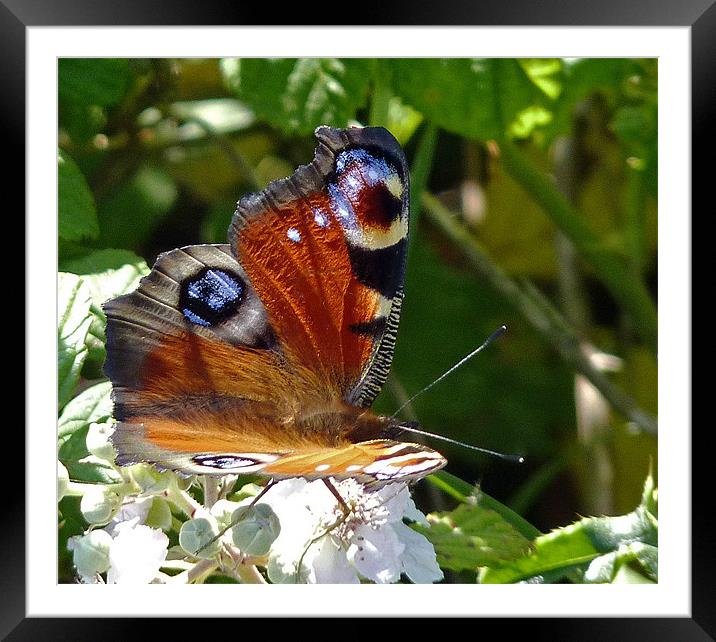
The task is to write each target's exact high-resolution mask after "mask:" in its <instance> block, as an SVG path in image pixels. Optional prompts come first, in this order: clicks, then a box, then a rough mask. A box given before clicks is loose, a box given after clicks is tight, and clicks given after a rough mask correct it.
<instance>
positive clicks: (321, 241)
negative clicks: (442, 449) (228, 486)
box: [105, 128, 445, 480]
mask: <svg viewBox="0 0 716 642" xmlns="http://www.w3.org/2000/svg"><path fill="white" fill-rule="evenodd" d="M316 135H317V137H318V140H319V146H318V148H317V150H316V157H315V159H314V160H313V162H312V163H311V164H309V165H307V166H303V167H300V168H299V169H298V170H296V172H295V173H294V174H293V176H291V177H290V178H288V179H285V180H281V181H276V182H274V183H272V184H271V185H269V186H268V187H267V188H266V190H264V191H263V192H261V193H259V194H253V195H249V196H247V197H244V198H243V199H242V200H241V201H240V202H239V205H238V208H237V211H236V213H235V215H234V219H233V221H232V224H231V227H230V230H229V241H230V246H226V245H204V246H190V247H185V248H182V249H178V250H173V251H171V252H168V253H166V254H163V255H162V256H160V257H159V259H158V260H157V262H156V264H155V265H154V267H153V269H152V271H151V273H150V274H149V275H148V276H147V277H145V278H144V279H143V280H142V282H141V283H140V286H139V288H138V289H137V290H136V291H135V292H133V293H131V294H129V295H126V296H122V297H119V298H117V299H114V300H112V301H109V302H108V303H106V304H105V311H106V313H107V361H106V364H105V372H106V374H107V375H108V377H109V378H110V379H111V381H112V383H113V385H114V393H113V394H114V401H115V416H116V418H117V419H118V420H119V421H120V423H119V424H118V426H117V430H116V432H115V434H114V436H113V443H114V445H115V447H116V449H117V451H118V462H119V463H121V464H128V463H134V462H141V461H146V462H152V463H155V464H157V465H158V466H160V467H164V468H170V469H174V470H180V471H184V472H187V473H203V474H227V473H235V472H262V473H264V474H267V475H272V476H274V477H277V478H281V477H295V476H302V477H307V478H314V477H328V476H332V477H345V476H352V477H357V478H364V479H372V480H376V479H383V480H387V479H393V478H399V477H416V476H423V475H425V474H427V472H430V471H431V470H434V469H436V468H439V467H440V466H442V465H444V463H445V460H444V459H443V458H442V457H441V456H440V455H439V454H438V453H435V452H434V451H432V450H430V449H428V448H425V447H423V446H418V445H414V444H404V443H401V442H395V441H391V440H388V439H384V437H386V436H387V433H388V432H389V424H388V422H387V421H386V420H384V419H382V418H379V417H376V416H374V415H372V414H371V413H370V412H368V411H366V410H364V409H363V408H364V407H365V406H368V405H370V403H371V402H372V400H373V398H374V397H375V395H376V394H377V393H378V391H379V390H380V387H381V385H382V383H383V381H384V380H385V377H386V376H387V373H388V368H389V367H390V362H391V359H392V353H393V347H394V341H395V332H396V329H397V324H398V319H399V314H400V302H401V300H402V283H403V273H404V268H405V251H406V237H407V231H408V172H407V166H406V162H405V158H404V156H403V154H402V151H401V150H400V147H399V146H398V144H397V142H396V141H395V139H393V137H392V136H390V134H388V133H387V132H386V131H385V130H382V129H375V128H366V129H359V128H353V129H347V130H334V129H329V128H319V129H318V130H317V131H316Z"/></svg>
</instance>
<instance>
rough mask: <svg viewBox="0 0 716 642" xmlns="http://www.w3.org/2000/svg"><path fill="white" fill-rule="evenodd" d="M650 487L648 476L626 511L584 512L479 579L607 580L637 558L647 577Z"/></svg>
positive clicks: (652, 555) (651, 551)
mask: <svg viewBox="0 0 716 642" xmlns="http://www.w3.org/2000/svg"><path fill="white" fill-rule="evenodd" d="M654 493H655V491H654V490H653V481H652V478H651V476H649V477H648V478H647V480H646V482H645V486H644V496H643V498H642V503H641V504H640V505H639V506H637V508H636V509H635V510H634V511H633V512H631V513H628V514H627V515H620V516H617V517H587V518H583V519H581V520H579V521H577V522H575V523H574V524H570V525H569V526H565V527H564V528H558V529H556V530H553V531H552V532H550V533H547V534H546V535H542V536H541V537H538V538H537V539H536V540H535V541H534V550H533V551H532V552H531V553H530V554H529V555H526V556H524V557H522V558H520V559H517V560H514V561H512V562H509V563H506V564H502V565H500V566H496V567H492V568H486V569H483V570H482V572H481V574H480V581H481V582H483V583H500V584H503V583H512V582H537V583H541V582H544V581H550V582H555V581H558V580H560V579H565V578H569V579H572V580H573V581H580V582H611V581H613V580H614V578H615V575H616V573H617V571H618V570H619V567H620V566H621V565H623V564H625V563H628V562H631V561H637V562H638V563H639V564H640V565H641V567H642V568H643V569H644V572H645V573H646V576H647V577H648V578H649V579H652V580H656V576H657V568H658V565H657V546H658V522H657V518H656V516H655V515H654V513H653V512H652V510H653V509H654V508H655V501H656V500H655V494H654Z"/></svg>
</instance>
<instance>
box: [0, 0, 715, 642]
mask: <svg viewBox="0 0 716 642" xmlns="http://www.w3.org/2000/svg"><path fill="white" fill-rule="evenodd" d="M321 4H323V5H324V6H321ZM344 8H346V7H344ZM358 9H359V11H358V13H359V14H361V15H357V14H356V13H355V12H354V11H351V13H350V16H351V18H352V20H353V21H354V24H357V25H360V24H365V25H375V24H382V25H408V24H409V25H475V26H477V25H485V26H489V25H502V26H516V25H523V26H540V25H542V26H546V25H554V26H565V27H569V26H613V25H624V26H637V25H643V26H685V27H690V28H691V46H692V49H691V64H692V68H691V74H692V77H691V80H692V195H693V198H692V200H693V201H694V202H696V199H697V197H698V196H699V195H703V194H704V193H705V192H706V190H709V189H710V186H711V183H712V182H713V179H712V177H711V176H709V177H708V178H707V175H706V174H707V172H709V173H711V163H710V162H708V161H707V160H706V151H707V150H710V148H711V147H712V146H713V141H714V140H715V138H714V136H713V126H712V125H711V123H712V122H713V111H714V106H715V105H716V4H714V0H687V1H684V0H681V2H678V3H676V2H674V3H669V2H663V0H635V1H632V2H625V1H624V0H602V1H600V2H598V3H596V2H588V1H587V0H573V1H572V2H563V1H560V0H544V1H541V2H539V3H537V2H530V1H529V0H519V1H517V0H512V1H510V2H503V3H497V2H490V3H486V2H482V3H475V2H471V1H469V0H464V1H451V0H443V1H442V2H440V3H439V4H438V5H436V4H435V3H429V4H426V5H424V6H420V5H419V4H418V3H415V2H412V3H408V2H405V1H398V0H394V1H392V2H390V3H382V4H381V7H380V10H378V9H377V8H375V7H370V6H363V5H360V6H359V7H358ZM336 10H337V7H336V5H335V3H332V4H331V5H329V4H328V3H319V4H317V3H311V6H310V9H309V8H308V7H305V6H301V5H300V4H299V3H294V4H293V5H292V6H289V7H287V8H285V11H284V9H282V12H283V13H282V16H281V18H282V20H285V21H286V23H287V26H288V22H289V20H290V19H291V20H290V21H291V22H294V23H295V24H311V25H321V24H323V25H330V24H337V20H336V18H337V16H336ZM276 13H277V10H276V7H273V6H271V7H270V6H267V5H265V4H261V3H254V4H252V5H251V6H245V5H244V4H243V3H242V4H240V5H239V4H238V3H237V2H226V1H221V0H213V1H212V0H204V1H203V2H201V3H194V2H187V1H185V2H181V1H175V0H157V1H154V2H147V0H125V1H124V2H121V3H99V2H97V1H96V0H1V1H0V47H2V51H3V53H4V54H5V55H4V56H3V63H4V64H3V65H2V68H1V69H0V74H2V79H3V84H2V87H3V89H4V91H3V92H2V96H1V97H0V100H1V101H2V103H1V104H2V114H3V119H2V122H3V125H4V127H3V129H4V141H5V147H6V150H7V157H8V158H12V159H22V162H17V163H16V164H14V165H12V166H10V167H8V168H7V169H6V180H7V182H6V186H8V187H10V186H12V188H13V189H14V190H15V191H16V192H19V194H18V196H19V200H20V203H24V200H25V192H24V188H23V187H22V185H24V180H23V179H24V177H25V163H24V158H25V145H24V142H25V138H24V134H25V124H26V123H25V113H26V111H25V107H26V106H25V83H26V78H25V74H26V66H25V63H26V60H25V45H26V28H27V27H34V26H81V25H92V26H100V25H107V26H110V25H111V26H117V25H269V24H271V21H273V23H274V24H275V20H276ZM699 161H700V162H699ZM709 179H710V180H709ZM711 209H712V208H711ZM30 241H31V239H30V238H27V237H26V242H30ZM26 296H31V293H30V292H26ZM684 331H685V332H688V331H689V329H687V328H684ZM26 340H31V337H26ZM702 428H704V429H705V430H701V431H699V430H696V431H693V433H692V471H693V476H692V492H693V496H692V502H693V503H692V520H693V521H692V565H691V577H692V589H691V599H692V609H691V617H690V618H574V619H567V618H513V619H510V620H503V619H489V622H490V624H491V625H493V624H494V625H495V626H496V627H497V629H498V630H499V634H500V635H501V636H504V635H505V634H506V633H508V634H512V633H517V632H518V631H524V632H525V633H526V635H527V636H529V637H530V638H531V639H548V638H549V639H569V640H603V639H610V640H621V639H627V638H628V639H643V640H662V639H665V640H713V639H716V609H714V608H713V605H714V603H716V590H714V589H715V588H716V582H715V580H714V578H715V577H716V562H715V561H714V560H716V555H714V550H713V549H714V547H713V542H714V536H713V532H714V531H713V530H712V528H710V526H711V525H710V524H709V520H710V516H711V512H712V508H711V506H712V505H713V500H712V499H711V484H708V483H707V480H706V479H705V478H704V477H705V476H703V471H705V470H706V465H705V464H706V462H705V459H706V458H707V457H710V456H711V450H710V448H708V446H707V444H706V439H707V437H706V436H705V435H706V434H708V432H710V428H709V427H708V426H702ZM17 441H18V443H17V444H16V445H15V446H14V448H15V450H14V451H13V458H12V459H13V462H17V461H19V460H21V458H20V457H19V453H20V452H24V440H22V439H18V440H17ZM28 454H31V453H25V455H26V457H25V461H27V455H28ZM13 468H14V470H13V477H14V478H16V479H24V475H21V474H20V471H19V470H17V469H18V468H19V467H18V466H17V464H13ZM23 472H24V471H23ZM700 477H702V478H701V480H700V479H699V478H700ZM12 501H14V502H15V503H12ZM25 511H26V506H25V495H24V493H20V492H18V493H15V494H14V495H13V496H12V498H9V497H6V498H5V502H4V514H3V522H4V524H5V526H4V527H3V529H2V543H3V546H2V548H1V549H0V550H2V551H3V552H4V558H5V559H4V564H3V567H4V568H3V571H4V572H2V573H0V586H1V587H2V588H1V589H0V595H2V596H3V598H2V601H1V605H0V612H1V613H2V616H1V617H0V635H2V636H3V638H5V637H6V636H7V639H10V640H24V639H32V640H44V639H50V640H54V639H68V640H84V639H93V638H101V639H125V638H127V637H128V636H129V635H136V631H137V628H136V627H137V626H139V627H141V628H140V629H139V631H140V632H141V634H146V633H147V629H146V625H147V624H148V623H149V621H145V622H142V623H141V624H137V623H136V621H134V620H133V619H123V618H111V619H107V618H28V617H26V608H25V604H26V601H25V586H26V584H25V580H26V578H25V555H26V554H27V551H26V550H25V547H26V544H25V532H24V529H23V528H19V527H16V528H15V527H13V525H21V524H24V523H25ZM484 623H485V624H487V621H485V622H484ZM186 624H188V623H186ZM186 624H184V623H182V624H181V626H182V627H183V628H182V634H183V635H186V633H187V629H186V628H185V627H186ZM160 625H161V624H160ZM201 626H202V627H203V632H204V634H210V632H211V630H214V629H215V630H216V631H217V634H219V631H221V633H220V634H221V635H226V634H228V633H229V631H230V629H225V628H223V627H221V626H220V625H219V623H216V624H215V625H212V627H211V629H207V628H206V623H204V624H202V625H201ZM480 626H481V629H480V632H481V633H482V634H483V635H484V630H483V629H482V625H480ZM167 633H168V631H167ZM235 633H236V634H239V631H236V632H235ZM306 633H307V634H309V635H310V634H311V631H306ZM241 634H245V633H243V632H242V633H241ZM322 634H325V632H323V633H322ZM409 635H411V634H410V633H409Z"/></svg>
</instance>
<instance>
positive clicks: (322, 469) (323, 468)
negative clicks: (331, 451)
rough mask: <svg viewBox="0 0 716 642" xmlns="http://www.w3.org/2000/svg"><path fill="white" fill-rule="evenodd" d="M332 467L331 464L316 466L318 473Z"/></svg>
mask: <svg viewBox="0 0 716 642" xmlns="http://www.w3.org/2000/svg"><path fill="white" fill-rule="evenodd" d="M330 467H331V465H330V464H319V465H318V466H316V472H317V473H320V472H322V471H324V470H328V469H329V468H330Z"/></svg>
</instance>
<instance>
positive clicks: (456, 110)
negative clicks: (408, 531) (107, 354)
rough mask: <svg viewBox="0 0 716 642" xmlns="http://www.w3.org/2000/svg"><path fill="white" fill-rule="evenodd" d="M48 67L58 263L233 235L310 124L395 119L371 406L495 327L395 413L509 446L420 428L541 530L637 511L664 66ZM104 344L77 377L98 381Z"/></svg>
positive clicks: (651, 351) (146, 63)
mask: <svg viewBox="0 0 716 642" xmlns="http://www.w3.org/2000/svg"><path fill="white" fill-rule="evenodd" d="M58 72H59V140H58V143H59V149H60V151H59V154H60V158H61V159H62V161H63V162H62V163H61V165H60V170H59V171H60V172H61V173H62V179H63V180H62V181H61V183H60V195H59V198H60V201H59V206H60V221H59V223H60V225H59V260H60V265H59V267H60V269H61V270H66V271H70V272H76V273H81V271H82V269H83V265H84V263H83V262H86V261H87V260H88V257H90V256H92V257H94V258H93V259H92V261H94V263H95V267H96V261H97V260H98V259H97V257H103V258H101V260H104V261H105V262H106V267H107V269H110V268H114V269H116V268H120V267H121V266H122V265H123V264H132V265H138V264H140V263H141V262H142V261H146V263H147V264H148V265H149V266H151V265H152V263H153V262H154V260H155V259H156V257H157V255H158V254H159V253H161V252H164V251H167V250H171V249H173V248H175V247H179V246H182V245H192V244H198V243H223V242H226V230H227V227H228V225H229V221H230V219H231V216H232V213H233V211H234V206H235V203H236V201H237V200H238V199H239V198H240V197H241V196H242V195H243V194H244V193H246V192H249V191H256V190H258V189H261V188H263V187H264V186H265V185H266V184H267V183H268V182H269V181H271V180H273V179H276V178H282V177H285V176H288V175H290V174H291V173H292V172H293V171H294V169H295V168H296V167H297V166H298V165H299V164H305V163H307V162H309V161H310V160H311V159H312V158H313V150H314V147H315V144H316V142H315V139H314V137H313V133H312V132H313V130H314V129H315V127H316V126H318V125H320V124H328V125H333V126H340V127H344V126H347V125H351V124H362V125H380V126H384V127H387V128H388V129H390V131H391V132H392V133H393V134H394V135H395V136H396V137H397V138H398V140H399V141H400V143H401V144H402V145H403V147H404V149H405V151H406V155H407V158H408V161H409V164H410V167H411V180H412V185H411V198H412V208H411V209H412V212H411V217H412V219H411V224H412V228H411V240H410V250H409V257H408V271H407V277H406V285H405V289H406V298H405V303H404V308H403V316H402V320H401V326H400V331H399V334H398V341H397V349H396V355H395V361H394V364H393V369H392V374H391V378H390V380H389V381H388V383H387V384H386V386H385V387H384V390H383V393H382V394H381V396H380V397H379V399H378V400H377V402H376V404H375V407H376V409H377V410H378V411H381V412H385V413H392V412H393V411H394V410H395V409H396V408H398V407H399V406H400V405H401V404H402V402H403V401H404V400H406V399H407V398H408V397H410V396H411V395H412V394H414V393H415V392H417V391H418V390H420V389H421V388H423V387H424V386H426V385H427V384H429V383H430V382H431V381H433V380H434V379H435V378H436V377H438V376H439V375H440V374H441V373H442V372H443V371H445V370H446V369H447V368H449V367H450V366H451V365H453V364H455V363H456V362H457V361H458V360H459V359H461V358H462V357H463V356H464V355H466V354H467V353H469V352H470V351H471V350H473V349H474V348H475V347H476V346H478V345H479V344H480V343H481V342H482V341H483V340H484V339H485V338H486V337H487V336H488V335H489V334H490V333H491V332H492V331H494V330H495V329H496V328H497V327H498V326H499V325H501V324H503V323H504V324H505V325H507V327H508V332H507V333H506V334H505V335H504V336H503V337H502V338H500V339H499V340H498V341H497V342H496V343H495V344H493V345H492V346H491V347H490V348H489V349H488V350H486V351H485V352H483V353H481V354H480V355H479V356H477V357H476V358H475V359H473V360H471V361H470V362H469V363H468V364H466V365H465V366H463V367H462V368H460V369H459V370H458V371H457V372H455V373H453V374H452V375H451V376H450V377H449V378H448V379H447V380H445V381H444V382H441V383H439V384H438V385H436V386H435V387H434V388H433V389H431V390H430V391H429V392H427V393H426V394H425V395H422V396H421V397H420V398H418V399H417V400H415V402H414V403H412V404H411V405H410V406H409V407H408V408H406V409H405V411H404V412H403V415H404V416H406V417H409V418H411V419H417V420H418V421H420V423H421V424H422V426H423V427H424V428H425V430H428V431H431V432H436V433H440V434H442V435H446V436H449V437H451V438H453V439H458V440H461V441H464V442H467V443H470V444H474V445H477V446H481V447H484V448H489V449H492V450H498V451H501V452H504V453H519V454H521V455H523V456H524V457H525V462H524V463H523V464H513V463H508V462H505V461H502V460H500V459H498V458H494V457H489V456H484V455H480V454H478V453H474V452H472V451H469V450H467V449H461V448H459V447H453V446H449V445H447V444H443V443H441V442H432V443H431V445H432V446H433V447H435V448H436V449H438V450H440V451H441V452H443V453H444V454H445V455H446V456H447V457H448V460H449V464H448V467H447V470H448V471H449V472H450V473H452V474H454V475H456V476H458V477H460V478H462V479H463V480H465V481H466V482H469V483H470V484H474V483H479V484H480V485H481V487H482V489H483V490H484V491H485V492H486V493H488V494H489V495H491V496H493V497H495V498H497V499H498V500H499V501H501V502H503V503H505V504H507V505H508V506H510V507H511V508H513V509H514V510H515V511H516V512H518V513H519V514H521V515H522V516H523V517H525V518H526V519H527V520H528V521H530V522H531V523H532V524H534V525H535V526H536V527H537V528H538V529H540V530H542V531H547V530H549V529H551V528H554V527H556V526H560V525H564V524H567V523H570V522H572V521H574V520H575V519H576V518H577V516H578V515H588V514H589V515H599V514H621V513H625V512H628V511H630V510H632V509H633V507H634V506H635V505H636V504H637V503H638V502H639V497H640V495H641V491H642V488H643V481H644V478H645V476H646V473H647V471H648V469H649V466H650V464H651V465H652V467H653V470H654V473H655V474H656V470H657V468H656V465H657V440H656V414H657V369H656V357H655V354H656V295H657V273H656V265H657V209H656V204H657V153H656V150H657V61H656V59H639V60H624V59H599V60H596V59H589V60H585V59H530V60H522V59H520V60H517V59H495V60H492V59H478V60H467V59H465V60H463V59H449V60H439V59H424V60H421V59H404V60H387V59H346V60H339V59H276V60H264V59H241V60H239V59H221V60H220V59H188V60H181V59H161V60H125V59H61V60H60V61H59V67H58ZM63 186H64V187H63ZM77 186H80V187H82V189H76V188H77ZM85 187H87V188H88V190H85V189H84V188H85ZM87 192H88V193H89V194H90V196H91V197H90V198H81V197H80V196H79V195H80V194H85V193H87ZM70 206H71V208H72V214H71V215H65V214H63V212H65V211H69V208H70ZM83 217H84V218H83ZM80 219H82V220H80ZM78 221H79V223H78ZM104 250H107V252H105V253H103V252H102V251H104ZM109 250H113V251H112V252H109ZM116 250H122V251H121V252H118V251H116ZM101 350H102V348H101V346H100V347H99V348H98V354H96V355H94V356H93V359H90V361H89V365H88V366H86V370H87V371H83V375H84V376H86V377H88V378H92V377H95V378H97V377H100V376H101V361H102V359H103V354H102V352H101ZM92 363H94V370H92ZM432 488H433V487H431V485H430V484H429V483H425V482H423V483H421V484H419V489H420V495H419V503H420V502H421V501H422V502H424V503H428V504H430V505H428V506H424V507H423V508H424V510H425V511H426V512H427V510H432V509H435V508H444V506H443V505H441V502H442V503H444V502H445V499H444V497H443V496H442V495H441V494H439V493H436V492H434V489H433V490H431V489H432Z"/></svg>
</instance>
